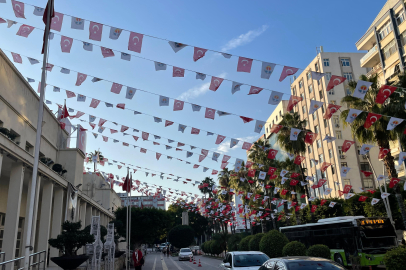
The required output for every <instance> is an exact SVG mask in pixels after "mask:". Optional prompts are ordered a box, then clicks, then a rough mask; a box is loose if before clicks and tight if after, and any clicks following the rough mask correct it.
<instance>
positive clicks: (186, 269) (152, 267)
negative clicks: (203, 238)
mask: <svg viewBox="0 0 406 270" xmlns="http://www.w3.org/2000/svg"><path fill="white" fill-rule="evenodd" d="M195 258H196V264H193V263H191V262H189V261H178V257H171V256H170V257H169V258H168V257H166V256H165V257H164V256H163V254H162V252H157V253H155V252H151V253H148V254H147V256H146V257H145V264H144V266H143V267H142V269H143V270H191V269H201V270H205V269H216V268H218V266H219V265H220V263H221V260H219V259H214V258H208V257H205V256H201V255H198V256H195ZM199 259H200V262H201V265H202V267H198V265H199Z"/></svg>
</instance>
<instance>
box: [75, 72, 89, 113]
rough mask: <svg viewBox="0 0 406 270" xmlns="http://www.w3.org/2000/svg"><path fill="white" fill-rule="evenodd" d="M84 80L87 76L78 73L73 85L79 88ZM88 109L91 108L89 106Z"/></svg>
mask: <svg viewBox="0 0 406 270" xmlns="http://www.w3.org/2000/svg"><path fill="white" fill-rule="evenodd" d="M86 78H87V75H86V74H83V73H80V72H78V75H77V77H76V83H75V85H76V86H81V85H82V83H83V82H84V81H85V80H86ZM90 107H91V106H90Z"/></svg>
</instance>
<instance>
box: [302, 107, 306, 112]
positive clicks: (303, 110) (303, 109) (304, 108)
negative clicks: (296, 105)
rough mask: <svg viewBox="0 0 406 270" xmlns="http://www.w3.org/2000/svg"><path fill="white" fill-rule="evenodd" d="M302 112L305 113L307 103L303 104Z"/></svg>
mask: <svg viewBox="0 0 406 270" xmlns="http://www.w3.org/2000/svg"><path fill="white" fill-rule="evenodd" d="M302 112H303V114H305V113H306V105H303V106H302Z"/></svg>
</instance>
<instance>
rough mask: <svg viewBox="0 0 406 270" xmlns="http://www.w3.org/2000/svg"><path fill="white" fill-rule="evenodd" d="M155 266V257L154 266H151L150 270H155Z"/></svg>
mask: <svg viewBox="0 0 406 270" xmlns="http://www.w3.org/2000/svg"><path fill="white" fill-rule="evenodd" d="M155 266H156V257H155V260H154V266H152V270H155Z"/></svg>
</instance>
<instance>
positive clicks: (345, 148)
mask: <svg viewBox="0 0 406 270" xmlns="http://www.w3.org/2000/svg"><path fill="white" fill-rule="evenodd" d="M354 143H355V141H349V140H345V141H344V143H343V146H341V151H342V152H343V153H345V152H347V151H348V149H350V148H351V146H352V145H353V144H354Z"/></svg>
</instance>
